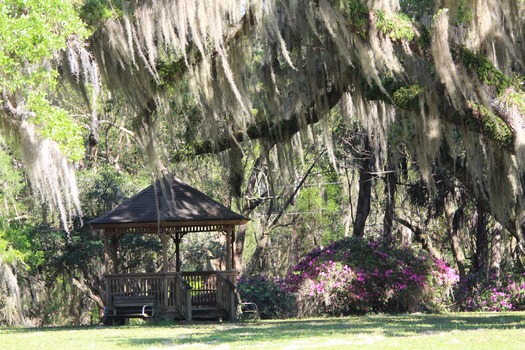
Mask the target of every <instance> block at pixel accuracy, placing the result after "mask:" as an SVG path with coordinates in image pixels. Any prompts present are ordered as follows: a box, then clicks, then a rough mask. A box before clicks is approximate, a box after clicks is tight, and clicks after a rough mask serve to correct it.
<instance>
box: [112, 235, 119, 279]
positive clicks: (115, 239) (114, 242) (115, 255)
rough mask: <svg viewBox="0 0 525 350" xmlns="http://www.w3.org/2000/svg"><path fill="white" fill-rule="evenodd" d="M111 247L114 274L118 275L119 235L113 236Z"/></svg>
mask: <svg viewBox="0 0 525 350" xmlns="http://www.w3.org/2000/svg"><path fill="white" fill-rule="evenodd" d="M111 247H112V248H113V251H112V253H113V254H112V255H113V273H118V270H117V269H118V252H117V247H118V237H117V235H112V236H111Z"/></svg>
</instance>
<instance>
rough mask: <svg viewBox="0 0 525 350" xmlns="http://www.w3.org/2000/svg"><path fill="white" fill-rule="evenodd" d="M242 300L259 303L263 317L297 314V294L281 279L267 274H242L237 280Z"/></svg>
mask: <svg viewBox="0 0 525 350" xmlns="http://www.w3.org/2000/svg"><path fill="white" fill-rule="evenodd" d="M237 289H238V291H239V294H240V296H241V300H242V301H248V302H253V303H255V304H257V308H258V310H259V314H260V317H261V318H263V319H270V318H286V317H293V316H296V314H297V307H296V305H297V304H296V301H295V296H294V295H293V294H292V293H290V292H289V291H287V290H286V289H284V288H283V287H282V286H281V283H280V281H279V280H273V279H271V278H268V277H267V276H266V275H258V276H242V277H241V278H239V280H238V282H237Z"/></svg>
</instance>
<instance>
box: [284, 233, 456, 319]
mask: <svg viewBox="0 0 525 350" xmlns="http://www.w3.org/2000/svg"><path fill="white" fill-rule="evenodd" d="M458 280H459V277H458V275H457V274H456V273H455V271H454V270H453V269H452V268H451V267H450V266H449V265H448V264H447V263H446V262H444V261H442V260H439V259H433V258H431V257H430V256H429V255H428V254H426V253H424V252H423V251H421V250H415V249H412V248H410V247H408V246H396V245H393V244H391V243H387V242H378V241H372V240H369V241H367V240H363V239H359V238H353V237H352V238H348V239H344V240H341V241H337V242H335V243H333V244H331V245H330V246H328V247H326V248H318V249H314V250H313V251H311V252H310V253H309V254H307V255H306V256H305V257H304V258H303V259H302V260H301V261H300V262H299V263H298V264H297V265H296V266H295V267H294V269H293V271H292V272H291V273H290V274H289V276H288V278H287V279H286V282H285V285H286V288H287V289H288V290H289V291H291V292H293V293H295V294H296V296H297V302H298V309H299V314H300V315H303V316H305V315H318V314H324V313H329V314H333V315H348V314H359V313H366V312H388V313H395V312H407V311H430V310H436V309H437V308H439V307H440V306H441V305H443V304H446V303H448V298H450V297H451V293H450V291H451V288H452V287H453V286H454V285H455V284H457V282H458Z"/></svg>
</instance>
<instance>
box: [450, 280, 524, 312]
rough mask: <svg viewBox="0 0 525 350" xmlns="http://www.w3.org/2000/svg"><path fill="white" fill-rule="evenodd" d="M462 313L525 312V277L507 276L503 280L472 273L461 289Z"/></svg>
mask: <svg viewBox="0 0 525 350" xmlns="http://www.w3.org/2000/svg"><path fill="white" fill-rule="evenodd" d="M458 294H459V295H460V298H458V299H459V300H458V306H459V309H460V310H461V311H523V310H525V276H523V275H512V274H505V275H503V276H502V278H497V277H496V276H491V277H490V278H489V279H487V277H486V276H485V275H484V274H482V273H472V274H470V275H469V276H468V278H467V280H466V282H465V283H463V284H462V286H461V287H460V288H459V293H458Z"/></svg>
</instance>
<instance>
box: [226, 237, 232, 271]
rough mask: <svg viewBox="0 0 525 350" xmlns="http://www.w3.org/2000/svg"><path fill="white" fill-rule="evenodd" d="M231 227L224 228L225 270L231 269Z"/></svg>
mask: <svg viewBox="0 0 525 350" xmlns="http://www.w3.org/2000/svg"><path fill="white" fill-rule="evenodd" d="M231 232H232V230H231V227H228V229H226V270H232V269H233V264H232V235H231Z"/></svg>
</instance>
